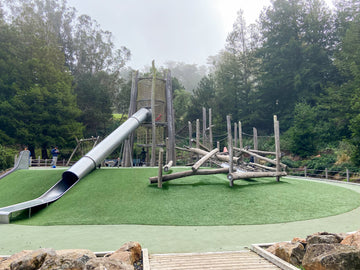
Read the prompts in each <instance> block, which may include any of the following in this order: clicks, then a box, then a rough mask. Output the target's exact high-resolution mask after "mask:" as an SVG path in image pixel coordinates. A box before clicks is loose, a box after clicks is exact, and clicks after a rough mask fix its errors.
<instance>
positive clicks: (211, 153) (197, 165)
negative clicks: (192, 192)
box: [191, 148, 219, 172]
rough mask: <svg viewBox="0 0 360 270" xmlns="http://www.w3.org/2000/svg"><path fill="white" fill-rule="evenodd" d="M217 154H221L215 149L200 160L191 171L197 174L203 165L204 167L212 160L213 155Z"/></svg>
mask: <svg viewBox="0 0 360 270" xmlns="http://www.w3.org/2000/svg"><path fill="white" fill-rule="evenodd" d="M217 152H219V149H217V148H215V149H214V150H212V151H211V152H209V153H207V154H206V155H205V156H203V157H202V158H201V159H199V160H198V161H197V162H196V163H195V164H194V165H193V166H192V167H191V169H192V170H193V172H196V171H197V170H198V169H199V168H200V166H201V165H203V164H204V163H205V162H206V161H207V160H208V159H209V158H211V157H212V156H213V155H215V154H216V153H217Z"/></svg>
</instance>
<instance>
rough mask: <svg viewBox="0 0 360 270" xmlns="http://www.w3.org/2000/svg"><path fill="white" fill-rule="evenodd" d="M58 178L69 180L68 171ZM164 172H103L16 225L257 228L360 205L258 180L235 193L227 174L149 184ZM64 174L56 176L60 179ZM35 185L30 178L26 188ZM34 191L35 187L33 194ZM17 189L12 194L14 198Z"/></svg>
mask: <svg viewBox="0 0 360 270" xmlns="http://www.w3.org/2000/svg"><path fill="white" fill-rule="evenodd" d="M176 170H179V169H176ZM46 173H47V171H27V175H28V176H27V177H30V176H31V177H32V179H37V178H39V177H40V176H41V177H43V178H46V177H49V178H51V177H50V176H46V177H45V176H43V174H46ZM57 173H58V174H59V175H60V176H61V173H62V172H61V171H57ZM32 174H34V175H36V177H35V176H34V177H33V176H32ZM156 174H157V169H154V168H136V169H135V168H134V169H132V168H129V169H127V168H124V169H100V170H96V171H94V172H93V173H91V174H90V175H88V176H87V177H85V178H84V179H82V180H81V181H80V182H79V183H78V184H77V185H76V186H74V187H73V188H72V189H71V190H70V191H69V192H67V193H66V194H65V195H64V196H63V197H62V198H61V199H60V200H58V201H56V202H54V203H52V204H50V205H49V206H48V207H47V208H45V209H43V210H41V211H39V212H37V213H36V214H35V215H34V216H33V217H32V218H31V219H27V218H25V219H21V220H17V221H15V223H18V224H26V225H66V224H69V225H74V224H75V225H76V224H145V225H185V226H186V225H194V226H197V225H209V226H210V225H211V226H215V225H245V224H246V225H251V224H269V223H280V222H291V221H298V220H308V219H314V218H320V217H326V216H331V215H336V214H340V213H344V212H347V211H350V210H352V209H354V208H356V207H358V206H360V194H359V193H357V192H354V191H351V190H349V189H346V188H342V187H338V186H334V185H330V184H322V183H317V182H310V181H301V180H293V179H282V180H281V181H280V182H276V180H275V178H256V179H249V180H242V181H236V182H235V183H234V187H232V188H231V187H229V184H228V180H227V179H226V176H225V175H215V176H192V177H188V178H183V179H178V180H174V181H171V182H167V183H164V184H163V188H162V189H158V188H157V186H156V184H155V185H149V181H148V177H149V176H154V175H156ZM59 175H57V177H55V176H53V177H54V178H55V179H57V180H58V178H59ZM15 178H16V177H15V176H14V177H13V179H12V180H11V179H10V180H11V181H12V183H13V185H12V187H13V189H14V192H16V191H17V187H16V185H17V181H18V180H16V179H15ZM28 180H29V179H28ZM11 181H8V182H7V183H8V184H9V183H10V182H11ZM29 182H30V180H29V181H25V180H22V185H23V188H25V187H24V185H25V184H24V183H29ZM1 184H2V183H1V181H0V198H1V199H0V205H1V206H3V205H4V203H3V194H2V193H3V188H2V186H1ZM43 184H44V186H45V182H44V183H43ZM46 185H47V183H46ZM50 186H51V185H48V186H47V188H49V187H50ZM32 188H33V186H32V185H31V184H30V185H29V186H28V189H29V190H30V189H32ZM9 189H10V188H9V187H7V192H11V191H10V190H9ZM45 190H46V189H45ZM39 195H41V194H39ZM37 196H38V195H37ZM35 197H36V196H35Z"/></svg>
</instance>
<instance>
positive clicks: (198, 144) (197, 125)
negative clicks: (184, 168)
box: [196, 119, 200, 159]
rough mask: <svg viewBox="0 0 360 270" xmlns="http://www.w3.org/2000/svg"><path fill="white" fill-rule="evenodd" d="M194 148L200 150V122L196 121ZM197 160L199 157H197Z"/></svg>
mask: <svg viewBox="0 0 360 270" xmlns="http://www.w3.org/2000/svg"><path fill="white" fill-rule="evenodd" d="M196 148H200V120H199V119H196ZM197 159H199V155H197Z"/></svg>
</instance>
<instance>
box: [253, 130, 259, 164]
mask: <svg viewBox="0 0 360 270" xmlns="http://www.w3.org/2000/svg"><path fill="white" fill-rule="evenodd" d="M253 140H254V148H253V149H254V150H258V135H257V129H256V128H254V127H253ZM254 163H258V159H257V158H254Z"/></svg>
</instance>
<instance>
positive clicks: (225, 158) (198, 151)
mask: <svg viewBox="0 0 360 270" xmlns="http://www.w3.org/2000/svg"><path fill="white" fill-rule="evenodd" d="M188 150H189V151H190V152H194V153H195V154H198V155H201V156H205V155H206V154H207V153H209V152H207V151H205V150H202V149H199V148H189V149H188ZM215 157H216V158H217V159H218V160H220V161H224V162H229V161H230V157H229V156H228V155H220V154H215ZM238 160H239V158H238V157H233V162H234V163H236V164H237V163H238Z"/></svg>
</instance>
